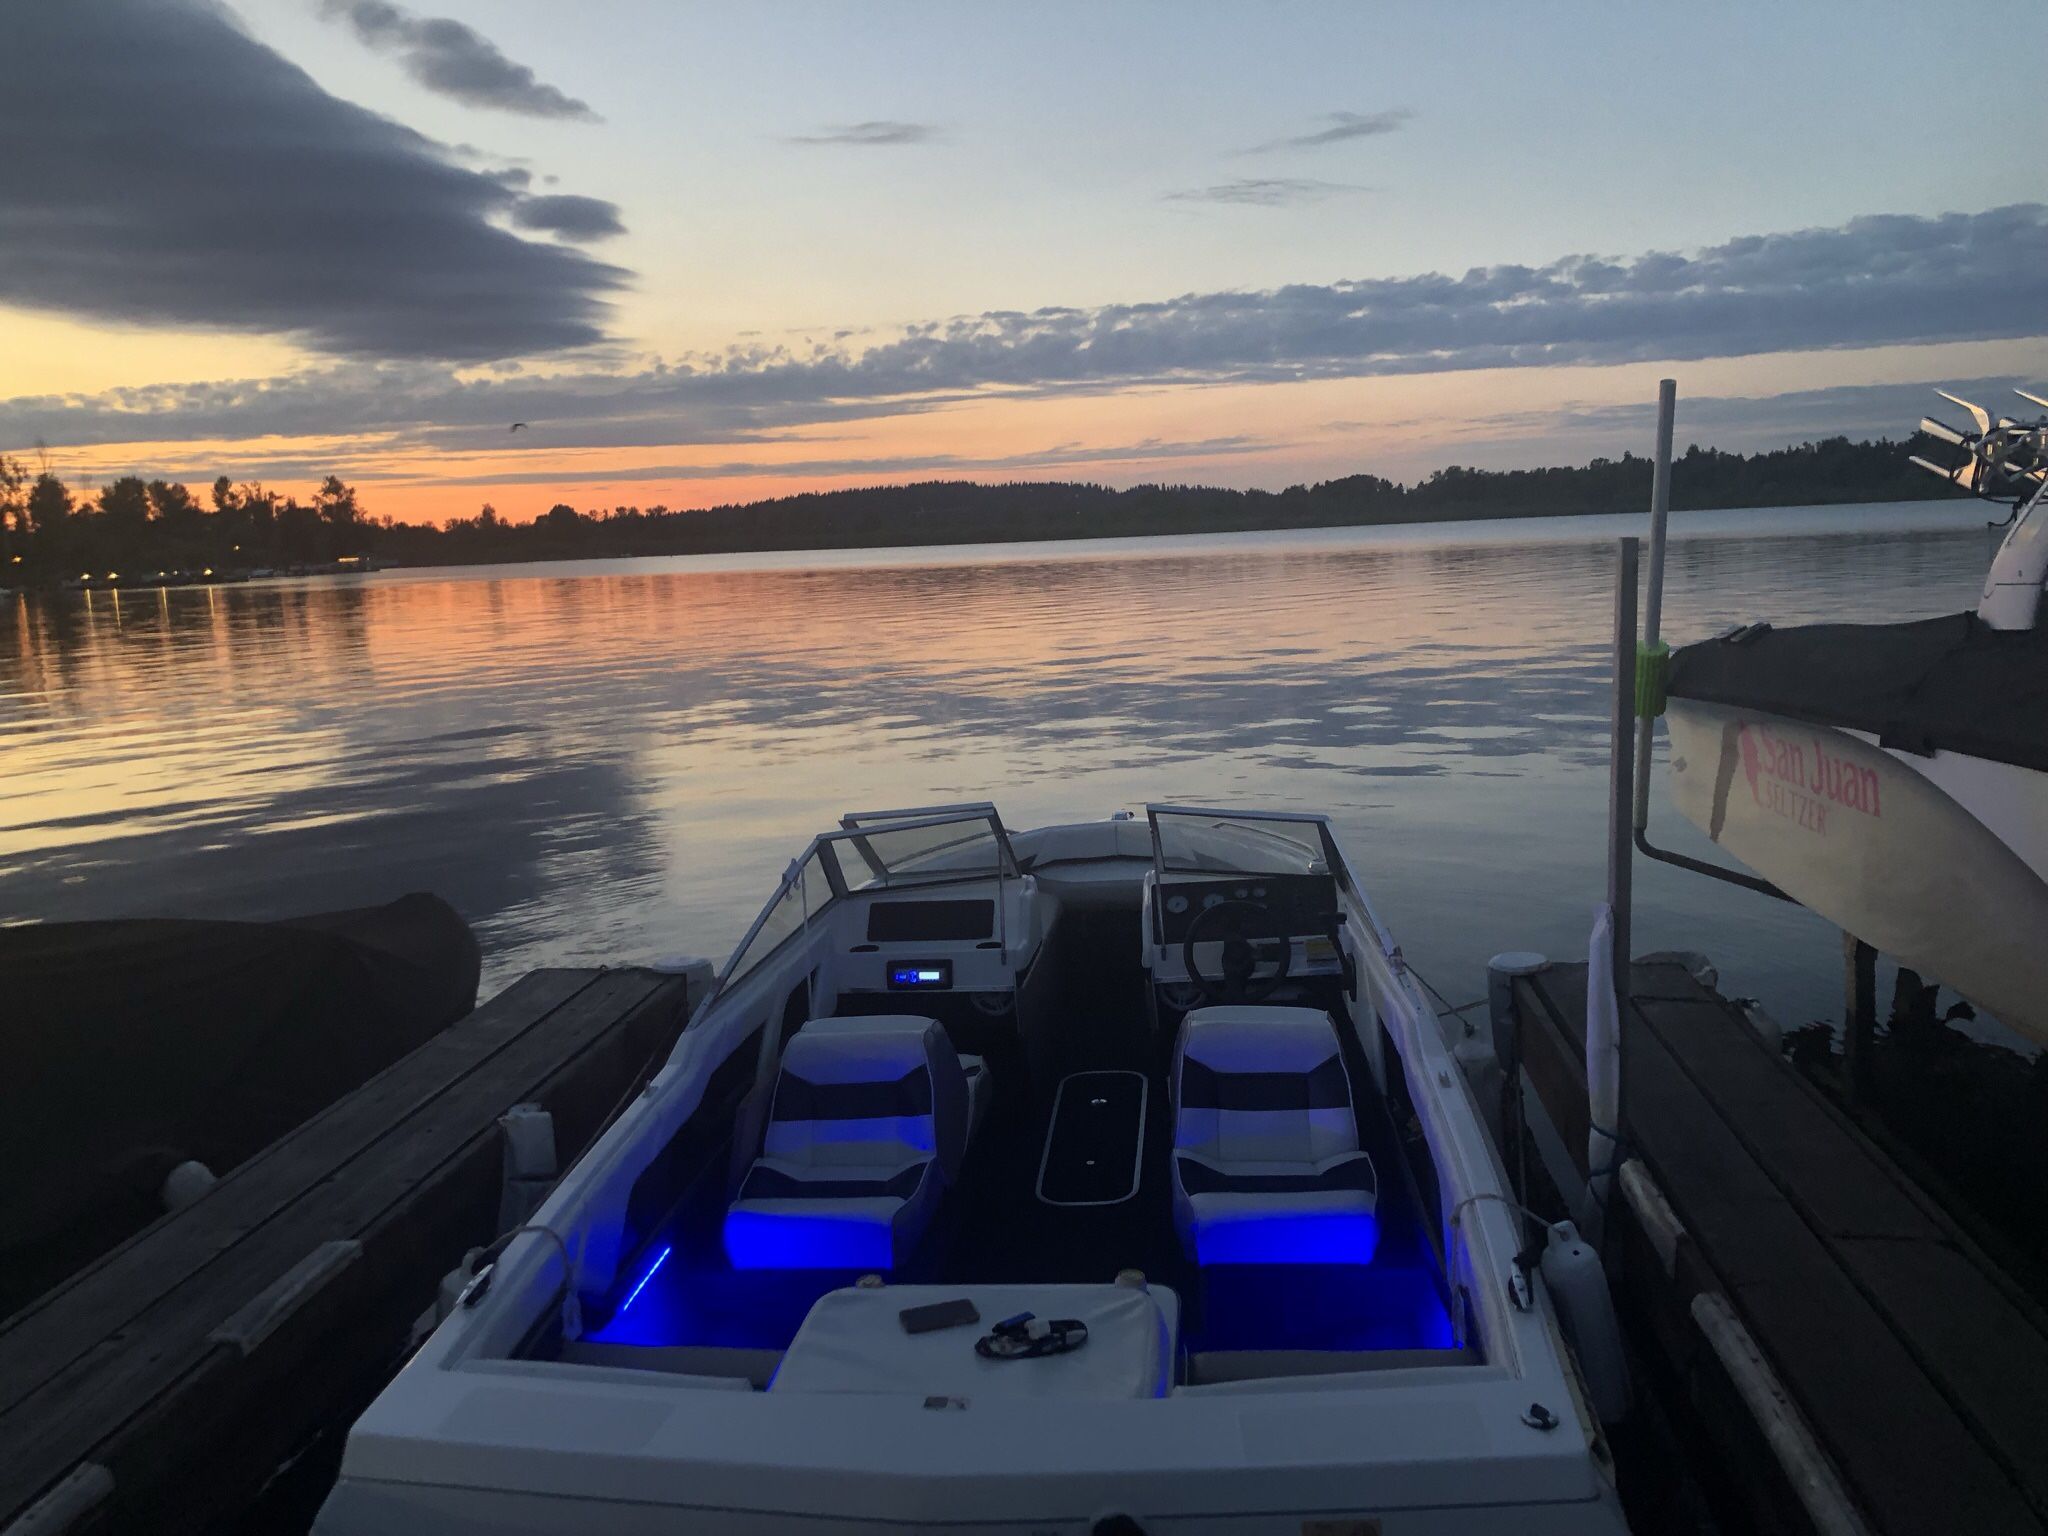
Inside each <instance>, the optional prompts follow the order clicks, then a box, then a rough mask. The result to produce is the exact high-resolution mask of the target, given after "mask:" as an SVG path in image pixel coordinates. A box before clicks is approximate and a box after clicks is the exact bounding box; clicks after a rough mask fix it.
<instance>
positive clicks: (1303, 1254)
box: [1195, 1210, 1379, 1264]
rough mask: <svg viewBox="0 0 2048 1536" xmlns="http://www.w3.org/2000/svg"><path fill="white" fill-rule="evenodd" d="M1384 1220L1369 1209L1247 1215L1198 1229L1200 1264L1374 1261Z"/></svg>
mask: <svg viewBox="0 0 2048 1536" xmlns="http://www.w3.org/2000/svg"><path fill="white" fill-rule="evenodd" d="M1378 1244H1379V1223H1378V1221H1376V1220H1375V1219H1374V1218H1373V1217H1372V1216H1371V1215H1370V1214H1369V1213H1367V1212H1364V1211H1289V1210H1276V1211H1268V1212H1261V1213H1259V1214H1256V1215H1254V1214H1250V1213H1242V1214H1238V1215H1236V1216H1234V1217H1233V1218H1232V1219H1231V1220H1229V1221H1225V1222H1217V1223H1215V1224H1213V1225H1210V1226H1207V1227H1203V1228H1200V1229H1198V1230H1197V1232H1196V1235H1195V1245H1196V1258H1195V1262H1196V1263H1198V1264H1369V1263H1371V1262H1372V1255H1373V1249H1374V1248H1376V1247H1377V1246H1378Z"/></svg>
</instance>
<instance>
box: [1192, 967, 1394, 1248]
mask: <svg viewBox="0 0 2048 1536" xmlns="http://www.w3.org/2000/svg"><path fill="white" fill-rule="evenodd" d="M1173 1091H1174V1160H1173V1202H1174V1218H1175V1224H1176V1226H1177V1227H1178V1228H1179V1230H1180V1234H1181V1240H1182V1243H1183V1245H1184V1246H1185V1247H1186V1249H1187V1251H1188V1254H1189V1256H1190V1257H1191V1258H1193V1259H1194V1260H1195V1262H1196V1263H1198V1264H1363V1263H1366V1262H1369V1261H1370V1260H1371V1258H1372V1254H1373V1249H1374V1248H1375V1246H1376V1245H1377V1242H1378V1235H1379V1234H1378V1223H1377V1220H1376V1216H1375V1213H1376V1211H1377V1208H1378V1200H1379V1182H1378V1176H1377V1174H1376V1173H1375V1171H1374V1169H1373V1166H1372V1160H1371V1159H1370V1158H1369V1157H1367V1156H1366V1154H1365V1153H1364V1152H1362V1151H1361V1150H1359V1146H1358V1122H1357V1116H1356V1112H1355V1110H1354V1108H1353V1105H1352V1100H1351V1082H1350V1078H1349V1076H1348V1075H1347V1073H1346V1072H1345V1070H1344V1058H1343V1054H1342V1050H1341V1047H1340V1045H1339V1042H1338V1038H1337V1031H1336V1027H1335V1025H1333V1024H1332V1023H1331V1022H1330V1018H1329V1016H1328V1015H1327V1014H1325V1013H1321V1012H1319V1011H1317V1010H1315V1009H1310V1008H1252V1007H1225V1008H1204V1009H1197V1010H1196V1011H1194V1012H1193V1013H1190V1014H1189V1015H1188V1016H1187V1018H1186V1020H1185V1021H1183V1024H1182V1029H1181V1036H1180V1040H1179V1043H1178V1045H1177V1047H1176V1049H1175V1053H1174V1076H1173Z"/></svg>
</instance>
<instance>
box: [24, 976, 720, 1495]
mask: <svg viewBox="0 0 2048 1536" xmlns="http://www.w3.org/2000/svg"><path fill="white" fill-rule="evenodd" d="M682 997H683V984H682V983H681V982H680V981H677V980H675V979H673V978H669V977H664V976H658V975H654V974H653V973H649V972H638V971H608V972H599V973H591V972H572V973H554V974H553V976H552V977H547V976H543V977H542V978H541V979H539V980H538V981H537V982H536V983H535V984H534V985H531V986H526V987H524V988H523V989H522V988H520V987H515V988H514V989H512V990H511V991H509V992H508V993H506V994H504V995H503V998H504V999H505V1006H504V1007H502V1008H500V1009H498V1012H497V1016H496V1017H494V1018H493V1019H491V1020H486V1021H485V1023H486V1028H484V1029H482V1030H479V1031H476V1032H473V1035H472V1038H471V1040H470V1041H469V1042H468V1044H469V1047H470V1048H469V1049H468V1050H467V1051H466V1052H465V1053H463V1056H462V1059H461V1061H457V1060H454V1059H451V1058H449V1056H448V1054H447V1053H446V1052H445V1051H444V1052H441V1053H437V1054H435V1055H434V1056H432V1057H431V1058H430V1059H429V1061H428V1063H427V1067H428V1072H427V1076H426V1078H425V1080H424V1081H423V1082H422V1083H415V1084H413V1085H412V1086H411V1087H410V1088H409V1089H408V1088H406V1087H404V1086H401V1085H400V1084H398V1083H392V1082H385V1081H383V1080H381V1079H379V1080H373V1083H372V1084H371V1085H366V1087H365V1089H364V1090H360V1091H359V1093H361V1094H363V1095H365V1096H367V1099H366V1102H367V1103H368V1104H369V1105H370V1106H371V1107H370V1108H367V1109H366V1108H363V1107H361V1106H357V1107H356V1108H354V1109H352V1110H350V1109H345V1108H344V1106H346V1105H348V1104H349V1101H343V1105H340V1106H336V1110H335V1111H334V1112H330V1116H328V1117H323V1119H331V1120H332V1121H334V1122H335V1123H331V1124H328V1125H326V1126H324V1127H317V1128H316V1127H315V1126H314V1125H311V1124H309V1126H307V1127H305V1128H302V1133H303V1134H300V1135H295V1136H294V1137H290V1138H286V1139H285V1140H284V1141H281V1142H279V1143H277V1144H276V1145H275V1146H273V1147H272V1148H270V1149H267V1150H266V1152H265V1153H263V1154H260V1155H259V1157H258V1159H255V1160H252V1163H251V1164H250V1165H248V1170H247V1171H248V1173H249V1175H250V1177H249V1178H248V1179H247V1180H245V1181H244V1182H243V1183H242V1184H241V1186H240V1187H239V1188H238V1189H231V1187H230V1181H225V1180H224V1181H223V1184H222V1186H221V1187H220V1188H218V1189H216V1190H215V1191H214V1192H213V1193H212V1194H211V1195H209V1196H208V1197H207V1200H206V1201H203V1202H201V1207H212V1209H211V1210H210V1211H209V1213H208V1214H209V1218H210V1219H209V1220H208V1222H207V1223H205V1225H204V1230H203V1232H201V1233H199V1234H196V1235H192V1234H183V1233H179V1232H177V1231H176V1230H175V1228H176V1227H177V1225H178V1224H177V1223H166V1224H164V1225H163V1226H162V1227H160V1228H153V1229H151V1233H146V1234H143V1237H142V1238H141V1239H138V1244H140V1245H141V1246H142V1247H143V1248H145V1249H146V1248H147V1246H148V1239H150V1238H151V1236H152V1234H154V1236H155V1239H156V1241H157V1242H158V1243H161V1244H162V1245H163V1246H165V1247H166V1248H168V1249H169V1250H171V1251H172V1253H173V1255H174V1257H175V1259H176V1263H175V1264H174V1265H173V1266H172V1267H171V1269H170V1271H169V1272H167V1274H166V1276H165V1278H164V1281H163V1283H147V1282H148V1275H147V1271H146V1269H145V1271H144V1273H143V1279H144V1281H145V1283H144V1284H143V1285H142V1286H141V1287H140V1294H139V1295H136V1294H124V1293H122V1292H121V1291H120V1290H119V1289H118V1288H116V1287H113V1286H112V1285H111V1283H110V1282H109V1281H108V1280H106V1279H105V1278H102V1279H101V1280H100V1281H99V1283H98V1285H97V1286H96V1287H95V1294H94V1295H93V1296H92V1297H90V1298H89V1301H88V1304H81V1305H77V1306H62V1305H58V1306H52V1307H46V1308H44V1309H42V1311H43V1313H44V1316H43V1318H42V1320H41V1322H40V1323H39V1324H38V1325H37V1326H36V1327H34V1328H16V1329H13V1330H10V1337H9V1338H7V1339H4V1340H0V1371H6V1370H8V1369H9V1367H10V1366H12V1365H14V1364H16V1363H19V1364H20V1365H22V1366H23V1367H24V1368H25V1369H26V1370H27V1371H28V1373H29V1374H31V1375H32V1377H33V1378H34V1382H35V1384H34V1385H33V1386H32V1387H31V1388H30V1389H29V1390H28V1391H26V1392H24V1393H15V1394H13V1395H14V1397H15V1401H14V1402H13V1403H12V1405H11V1406H9V1407H8V1408H7V1409H5V1410H4V1411H0V1514H4V1513H6V1512H8V1511H11V1510H14V1509H18V1508H19V1507H21V1505H23V1504H25V1503H26V1502H27V1501H28V1500H30V1499H32V1498H33V1497H34V1496H35V1493H36V1492H37V1491H38V1490H40V1489H41V1488H44V1487H47V1486H49V1485H50V1484H51V1483H53V1482H55V1481H56V1480H57V1479H58V1478H60V1477H61V1476H62V1475H63V1474H64V1473H65V1472H66V1471H67V1470H68V1468H69V1467H70V1466H72V1465H74V1464H76V1463H77V1462H78V1461H79V1460H80V1459H82V1458H84V1457H86V1456H91V1457H92V1458H93V1459H94V1460H96V1461H100V1462H103V1463H106V1464H108V1465H110V1466H112V1467H113V1468H114V1471H115V1475H116V1479H117V1484H120V1483H122V1479H123V1474H124V1473H127V1474H129V1475H128V1478H127V1484H126V1485H124V1486H127V1485H133V1483H134V1482H135V1481H136V1479H135V1476H134V1473H135V1472H136V1471H137V1470H141V1471H142V1472H143V1473H144V1476H143V1478H142V1481H143V1482H144V1483H145V1484H146V1483H147V1482H148V1480H149V1477H150V1476H152V1475H154V1476H162V1475H164V1473H165V1471H166V1469H167V1468H175V1466H176V1465H177V1463H178V1460H179V1458H180V1456H181V1455H187V1454H195V1453H196V1454H204V1452H205V1449H206V1441H205V1440H204V1439H203V1438H199V1439H195V1438H194V1436H195V1435H196V1434H199V1433H200V1432H201V1430H202V1427H203V1426H205V1425H207V1424H210V1423H218V1422H222V1421H223V1416H224V1415H225V1416H227V1417H228V1418H230V1419H231V1418H232V1414H233V1412H235V1411H242V1410H247V1409H250V1408H252V1407H259V1408H260V1403H259V1402H258V1401H257V1400H256V1399H255V1398H252V1396H251V1393H252V1391H254V1389H255V1388H256V1387H258V1386H259V1385H260V1384H262V1383H264V1382H265V1381H267V1380H269V1379H270V1378H271V1375H272V1373H273V1372H275V1371H276V1370H277V1369H278V1368H279V1366H280V1364H281V1363H289V1361H290V1358H291V1356H292V1354H293V1351H294V1349H296V1348H300V1347H303V1346H305V1345H306V1343H307V1339H306V1337H305V1336H304V1329H305V1328H306V1327H310V1326H314V1325H315V1324H316V1323H317V1320H318V1318H319V1316H320V1314H321V1312H322V1310H323V1308H326V1309H332V1308H333V1307H334V1306H335V1305H337V1304H339V1303H342V1302H346V1301H347V1300H348V1299H349V1288H350V1287H371V1288H375V1287H377V1286H379V1285H384V1284H388V1283H389V1282H390V1280H391V1278H392V1276H393V1274H394V1273H395V1272H403V1271H406V1270H407V1269H408V1268H411V1269H416V1268H417V1267H418V1262H419V1254H420V1253H421V1252H422V1251H424V1252H429V1253H431V1252H434V1251H436V1249H437V1248H438V1247H439V1246H443V1245H446V1244H447V1243H449V1242H450V1241H454V1242H455V1249H454V1252H453V1253H452V1254H450V1255H449V1257H448V1260H447V1262H453V1261H454V1259H455V1258H456V1257H459V1254H460V1249H461V1247H462V1246H464V1245H465V1244H466V1243H467V1242H471V1241H481V1240H483V1238H484V1237H487V1236H488V1235H489V1231H490V1224H491V1223H492V1222H493V1219H494V1213H495V1206H496V1193H497V1191H496V1185H497V1152H496V1145H495V1143H496V1117H497V1115H498V1114H500V1113H502V1112H503V1110H504V1109H505V1108H507V1107H509V1106H510V1105H511V1104H512V1103H515V1102H519V1101H521V1100H522V1099H526V1098H533V1097H540V1098H541V1099H542V1101H543V1102H549V1103H550V1107H551V1108H559V1109H560V1110H561V1112H562V1114H563V1116H564V1120H563V1121H558V1137H559V1138H560V1144H561V1145H562V1149H563V1151H564V1154H565V1155H570V1154H573V1153H574V1151H575V1150H577V1149H578V1148H579V1147H580V1146H581V1145H582V1144H583V1142H584V1140H586V1139H587V1138H588V1136H589V1135H591V1134H593V1133H594V1132H595V1130H596V1129H597V1128H598V1126H597V1122H598V1121H599V1120H600V1119H601V1118H602V1116H603V1115H604V1114H605V1112H606V1111H607V1110H609V1109H610V1107H611V1106H612V1103H613V1102H615V1101H616V1097H617V1094H618V1088H619V1083H620V1081H621V1079H622V1077H623V1076H624V1075H629V1074H631V1073H634V1072H637V1070H638V1069H639V1068H640V1067H641V1066H643V1065H644V1064H645V1061H646V1058H647V1056H648V1054H649V1052H650V1051H651V1050H653V1049H655V1047H656V1046H657V1045H658V1043H659V1042H661V1041H663V1040H666V1039H668V1038H672V1037H673V1033H674V1029H675V1028H676V1027H677V1026H679V1023H680V1017H679V1014H680V1008H681V1001H682ZM487 1006H492V1005H487ZM421 1049H422V1051H425V1050H426V1047H424V1046H423V1047H422V1048H421ZM416 1054H417V1053H416ZM410 1059H411V1058H408V1060H410ZM591 1063H595V1064H596V1065H595V1066H592V1065H591ZM400 1065H401V1066H402V1065H403V1063H401V1064H400ZM600 1069H601V1070H600ZM599 1078H602V1079H603V1082H602V1083H599V1082H598V1081H597V1079H599ZM373 1090H374V1091H373ZM565 1122H566V1123H565ZM266 1163H277V1164H286V1165H289V1168H290V1170H291V1171H290V1172H289V1173H280V1172H279V1171H278V1170H277V1169H276V1168H275V1167H259V1166H258V1165H259V1164H266ZM224 1196H225V1197H226V1198H223V1197H224ZM199 1209H200V1207H194V1208H193V1211H191V1212H187V1213H184V1214H185V1215H188V1216H189V1215H193V1214H196V1213H197V1212H198V1211H199ZM478 1222H482V1223H484V1226H483V1227H482V1229H481V1232H480V1234H479V1233H478V1229H477V1223H478ZM464 1233H468V1234H470V1235H468V1236H462V1234H464ZM336 1238H354V1239H359V1240H360V1241H361V1242H362V1243H363V1252H364V1262H363V1263H361V1264H357V1265H351V1266H349V1267H348V1269H347V1270H346V1271H345V1272H343V1274H342V1276H341V1278H340V1279H338V1281H337V1287H336V1290H335V1294H333V1295H330V1296H324V1297H317V1298H312V1301H313V1302H314V1305H312V1306H311V1307H309V1309H308V1314H307V1317H306V1318H301V1319H297V1320H295V1324H294V1326H295V1327H296V1328H297V1329H298V1330H299V1335H300V1336H299V1337H298V1338H297V1340H296V1342H293V1340H292V1339H291V1337H290V1335H289V1334H288V1335H287V1338H286V1340H285V1341H284V1344H285V1346H286V1347H273V1346H272V1345H271V1344H266V1345H265V1346H264V1348H263V1349H260V1350H258V1351H257V1353H256V1355H255V1356H253V1357H250V1358H248V1359H245V1358H243V1357H242V1356H241V1355H240V1354H239V1353H238V1352H237V1351H235V1350H233V1349H232V1348H230V1347H229V1346H226V1345H222V1344H219V1343H216V1342H214V1341H212V1340H211V1339H210V1338H209V1335H210V1334H211V1332H212V1331H213V1329H214V1328H215V1327H217V1325H218V1324H219V1323H220V1321H221V1320H222V1318H223V1317H224V1316H225V1315H226V1314H227V1313H229V1312H231V1311H233V1310H234V1308H235V1307H237V1306H239V1305H240V1304H241V1303H242V1302H243V1301H245V1300H246V1299H247V1298H248V1297H249V1296H251V1295H254V1294H256V1293H257V1292H258V1291H260V1290H261V1289H262V1288H263V1287H264V1286H265V1285H267V1284H269V1283H271V1282H272V1281H274V1280H275V1279H276V1278H277V1276H279V1275H281V1274H283V1273H284V1272H285V1271H286V1270H289V1269H290V1268H291V1267H292V1266H293V1265H294V1264H296V1263H297V1262H298V1261H299V1260H300V1259H302V1258H304V1257H305V1255H306V1254H308V1253H310V1252H312V1251H313V1250H314V1249H315V1248H316V1247H318V1245H319V1244H320V1243H322V1242H326V1241H331V1240H334V1239H336ZM422 1244H424V1245H425V1246H424V1248H422V1246H421V1245H422ZM135 1246H136V1245H131V1248H133V1247H135ZM112 1257H116V1258H120V1259H121V1260H123V1263H122V1265H121V1266H120V1267H121V1268H123V1269H124V1270H126V1271H128V1272H129V1273H131V1274H133V1273H134V1272H135V1265H136V1263H137V1260H138V1258H143V1257H146V1254H137V1253H133V1252H130V1251H129V1250H126V1249H124V1250H123V1251H122V1252H121V1253H120V1254H118V1255H116V1256H112ZM443 1267H445V1265H444V1266H443ZM437 1273H438V1271H437ZM428 1285H429V1288H430V1285H431V1282H428ZM421 1299H423V1298H419V1297H415V1296H413V1295H411V1293H410V1292H408V1293H406V1294H405V1295H403V1296H400V1297H399V1298H398V1302H399V1303H400V1305H399V1313H400V1315H402V1316H409V1315H410V1313H409V1312H407V1311H405V1308H406V1307H410V1308H412V1309H413V1310H416V1309H417V1306H418V1305H419V1304H420V1300H421ZM110 1322H111V1327H110V1328H109V1329H108V1331H104V1332H102V1333H101V1334H99V1335H98V1336H97V1337H96V1338H95V1337H92V1336H91V1330H92V1329H94V1328H96V1327H103V1326H104V1325H108V1324H109V1323H110ZM60 1325H61V1326H60ZM31 1345H33V1346H34V1347H35V1348H36V1349H38V1350H40V1351H42V1352H43V1354H42V1355H41V1357H40V1359H39V1358H38V1357H37V1356H34V1355H32V1354H30V1352H29V1347H30V1346H31ZM53 1362H54V1366H53ZM10 1380H11V1374H10ZM195 1408H197V1409H202V1410H204V1411H196V1412H195V1411H194V1409H195Z"/></svg>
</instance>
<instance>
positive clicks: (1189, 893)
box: [1152, 874, 1337, 945]
mask: <svg viewBox="0 0 2048 1536" xmlns="http://www.w3.org/2000/svg"><path fill="white" fill-rule="evenodd" d="M1237 901H1243V902H1251V903H1253V904H1255V905H1258V906H1261V907H1264V908H1265V909H1266V910H1267V911H1269V912H1271V913H1272V914H1273V919H1274V922H1275V924H1276V925H1277V926H1278V928H1279V929H1280V931H1282V932H1284V933H1289V934H1293V935H1294V936H1295V937H1297V938H1306V937H1309V936H1311V935H1328V934H1331V933H1333V932H1334V931H1335V929H1336V926H1337V881H1336V877H1335V876H1333V875H1296V874H1285V875H1225V876H1221V877H1211V876H1200V877H1192V878H1177V877H1170V878H1168V879H1167V880H1166V881H1164V882H1162V883H1161V884H1160V885H1159V887H1158V890H1157V892H1156V894H1155V900H1154V903H1153V908H1152V920H1153V923H1154V925H1155V926H1156V928H1157V929H1158V932H1157V934H1156V935H1155V937H1156V939H1157V942H1159V943H1161V944H1169V945H1175V944H1180V943H1183V942H1185V940H1186V939H1187V935H1188V927H1189V925H1190V924H1192V923H1193V922H1194V921H1195V919H1196V918H1197V917H1199V916H1200V915H1201V914H1202V912H1203V911H1204V910H1206V909H1207V908H1209V907H1214V906H1220V905H1222V904H1223V903H1224V902H1237Z"/></svg>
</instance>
